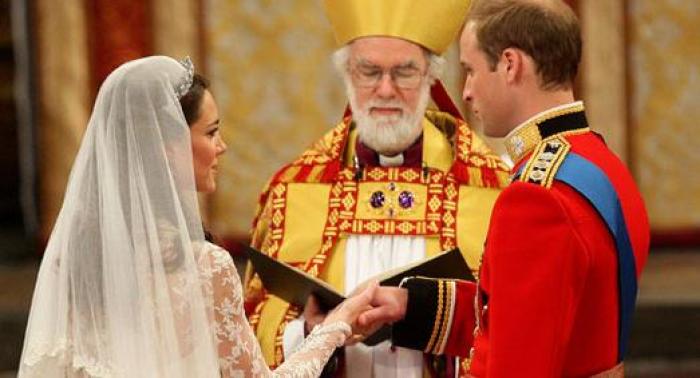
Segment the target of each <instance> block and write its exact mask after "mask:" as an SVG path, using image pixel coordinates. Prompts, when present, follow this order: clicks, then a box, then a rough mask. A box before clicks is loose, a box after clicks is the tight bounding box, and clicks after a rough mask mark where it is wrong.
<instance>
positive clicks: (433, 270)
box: [246, 247, 474, 346]
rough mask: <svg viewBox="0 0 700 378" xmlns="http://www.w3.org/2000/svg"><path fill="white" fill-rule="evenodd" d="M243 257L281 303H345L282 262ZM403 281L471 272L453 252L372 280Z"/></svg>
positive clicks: (383, 333)
mask: <svg viewBox="0 0 700 378" xmlns="http://www.w3.org/2000/svg"><path fill="white" fill-rule="evenodd" d="M246 253H247V254H248V257H249V258H250V261H251V262H252V264H253V267H254V268H255V272H256V273H257V274H258V276H260V279H261V280H262V282H263V285H265V289H266V290H267V291H268V292H270V293H271V294H274V295H275V296H277V297H280V298H282V299H283V300H285V301H287V302H289V303H291V304H295V305H298V306H301V307H303V306H304V304H305V303H306V299H307V298H308V296H309V295H310V294H312V293H313V294H314V295H315V296H316V297H317V299H318V300H319V302H320V303H319V304H320V305H321V307H322V308H323V309H325V310H329V309H332V308H334V307H335V306H337V305H338V304H340V303H341V302H342V301H343V300H345V296H344V295H342V294H341V293H339V292H337V291H336V290H335V289H334V288H333V287H331V286H330V285H329V284H327V283H326V282H324V281H322V280H320V279H318V278H316V277H313V276H311V275H309V274H308V273H306V272H304V271H302V270H300V269H297V268H294V267H293V266H291V265H289V264H286V263H284V262H282V261H279V260H275V259H273V258H271V257H270V256H268V255H266V254H265V253H263V252H260V251H258V250H256V249H254V248H251V247H246ZM405 277H427V278H443V279H460V280H469V281H474V276H473V275H472V272H471V269H469V266H468V265H467V262H466V261H465V260H464V256H462V253H461V252H460V251H459V249H457V248H455V249H453V250H450V251H446V252H442V253H439V254H437V255H435V256H433V257H430V258H427V259H425V260H421V261H419V262H417V263H414V264H409V265H406V266H403V267H399V268H396V269H391V270H389V271H387V272H384V273H383V274H381V275H379V276H377V277H374V278H373V280H377V281H379V284H380V285H382V286H399V283H401V280H402V279H404V278H405ZM389 330H390V328H389V327H383V328H381V329H380V330H378V331H377V332H376V333H374V334H372V335H371V336H369V337H367V338H366V339H365V340H364V341H363V343H364V344H367V345H370V346H372V345H376V344H378V343H380V342H382V341H384V340H387V339H388V338H389Z"/></svg>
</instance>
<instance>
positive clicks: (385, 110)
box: [346, 37, 430, 155]
mask: <svg viewBox="0 0 700 378" xmlns="http://www.w3.org/2000/svg"><path fill="white" fill-rule="evenodd" d="M427 70H428V60H427V59H426V54H425V52H424V51H423V49H422V48H421V47H420V46H418V45H416V44H414V43H412V42H409V41H406V40H403V39H399V38H392V37H366V38H359V39H357V40H355V41H353V42H352V43H351V45H350V50H349V61H348V78H347V80H346V86H347V87H348V88H347V89H348V96H349V100H350V105H351V107H352V109H353V115H354V120H355V122H356V123H357V126H358V133H359V135H360V139H361V140H362V142H363V143H365V144H366V145H368V146H369V147H371V148H373V149H374V150H375V151H377V152H379V153H382V154H385V155H392V154H396V153H399V152H401V151H403V150H404V149H406V148H408V147H409V146H410V145H411V144H412V143H413V142H414V141H415V140H416V139H417V138H418V136H419V135H420V133H421V131H422V128H421V125H422V124H421V121H422V119H423V115H424V113H425V108H426V106H427V102H428V100H429V94H430V86H429V84H428V78H427Z"/></svg>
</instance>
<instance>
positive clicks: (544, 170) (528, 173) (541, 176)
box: [520, 134, 571, 188]
mask: <svg viewBox="0 0 700 378" xmlns="http://www.w3.org/2000/svg"><path fill="white" fill-rule="evenodd" d="M570 150H571V144H569V142H568V141H567V140H566V139H564V138H563V137H561V134H557V135H554V136H552V137H550V138H547V139H545V140H544V141H542V143H540V144H539V145H538V146H537V149H536V150H535V152H534V153H533V156H532V158H531V159H530V160H529V161H528V162H527V165H526V166H525V169H524V170H523V174H522V175H521V176H520V181H522V182H529V183H532V184H538V185H541V186H544V187H545V188H550V187H551V186H552V182H553V181H554V176H555V174H556V172H557V170H558V169H559V167H560V166H561V163H562V162H563V161H564V158H565V157H566V154H567V153H568V152H569V151H570Z"/></svg>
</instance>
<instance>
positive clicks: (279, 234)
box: [248, 183, 287, 332]
mask: <svg viewBox="0 0 700 378" xmlns="http://www.w3.org/2000/svg"><path fill="white" fill-rule="evenodd" d="M270 195H271V196H272V199H271V201H272V204H271V208H272V214H271V217H270V218H271V219H270V226H269V227H270V231H269V235H270V236H269V237H266V238H265V240H264V241H263V245H262V247H261V250H262V251H265V253H267V254H268V255H270V256H272V257H273V258H277V254H278V253H279V249H280V246H281V245H282V240H283V239H284V218H285V214H286V213H287V184H285V183H279V184H277V185H275V187H274V188H272V190H271V191H270ZM268 299H269V295H268V294H265V298H264V299H263V300H262V301H261V302H260V303H259V304H258V305H257V306H256V307H255V310H254V311H253V313H252V314H251V315H250V318H249V319H248V322H249V323H250V326H251V328H253V332H257V330H258V324H259V323H260V314H261V313H262V310H263V308H264V307H265V304H266V303H267V302H268Z"/></svg>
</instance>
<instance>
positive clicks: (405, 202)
mask: <svg viewBox="0 0 700 378" xmlns="http://www.w3.org/2000/svg"><path fill="white" fill-rule="evenodd" d="M413 201H414V199H413V193H411V192H408V191H403V192H401V193H400V194H399V206H401V208H403V209H410V208H411V207H413Z"/></svg>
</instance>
